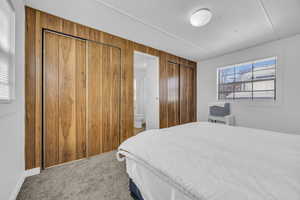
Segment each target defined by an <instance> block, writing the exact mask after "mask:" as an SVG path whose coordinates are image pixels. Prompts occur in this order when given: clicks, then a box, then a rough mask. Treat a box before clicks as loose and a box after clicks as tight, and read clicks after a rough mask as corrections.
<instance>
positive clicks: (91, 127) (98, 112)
mask: <svg viewBox="0 0 300 200" xmlns="http://www.w3.org/2000/svg"><path fill="white" fill-rule="evenodd" d="M120 97H121V51H120V49H118V48H116V47H112V46H107V45H103V44H100V43H96V42H90V41H89V42H88V155H89V156H93V155H97V154H100V153H103V152H107V151H112V150H115V149H117V147H118V145H119V144H120Z"/></svg>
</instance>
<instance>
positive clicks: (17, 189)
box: [9, 171, 26, 200]
mask: <svg viewBox="0 0 300 200" xmlns="http://www.w3.org/2000/svg"><path fill="white" fill-rule="evenodd" d="M25 178H26V177H25V171H24V172H23V173H22V175H21V177H20V178H19V180H18V182H17V185H16V187H15V189H14V190H13V191H12V193H11V195H10V197H9V200H15V199H16V198H17V196H18V194H19V192H20V190H21V187H22V185H23V183H24V181H25Z"/></svg>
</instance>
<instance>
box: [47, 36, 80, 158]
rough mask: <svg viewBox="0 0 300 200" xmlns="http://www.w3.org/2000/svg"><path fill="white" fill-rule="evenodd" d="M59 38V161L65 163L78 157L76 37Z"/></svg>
mask: <svg viewBox="0 0 300 200" xmlns="http://www.w3.org/2000/svg"><path fill="white" fill-rule="evenodd" d="M57 39H59V57H58V58H59V64H58V65H59V73H58V77H59V78H58V84H59V98H58V104H59V163H64V162H67V161H71V160H75V159H76V121H75V120H76V100H77V99H76V98H75V95H76V94H75V93H76V91H75V90H76V88H75V86H76V75H75V72H76V69H75V64H76V57H75V56H76V49H75V47H76V45H75V39H72V38H69V37H63V36H58V37H57ZM50 112H51V111H50ZM48 134H52V133H48ZM46 144H47V143H46Z"/></svg>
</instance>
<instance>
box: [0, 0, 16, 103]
mask: <svg viewBox="0 0 300 200" xmlns="http://www.w3.org/2000/svg"><path fill="white" fill-rule="evenodd" d="M0 27H1V28H0V103H1V102H9V101H11V100H12V99H14V54H15V47H14V46H15V41H14V40H15V15H14V9H13V7H12V6H11V4H10V2H9V1H8V0H2V1H0Z"/></svg>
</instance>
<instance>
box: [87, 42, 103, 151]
mask: <svg viewBox="0 0 300 200" xmlns="http://www.w3.org/2000/svg"><path fill="white" fill-rule="evenodd" d="M87 54H88V144H87V145H88V156H93V155H97V154H99V153H102V127H103V120H102V114H101V113H102V112H103V110H102V106H101V103H102V84H103V83H102V78H103V77H102V73H103V72H102V45H99V44H97V43H95V42H88V50H87Z"/></svg>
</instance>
